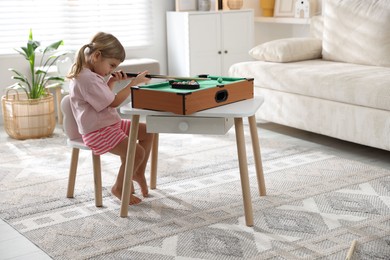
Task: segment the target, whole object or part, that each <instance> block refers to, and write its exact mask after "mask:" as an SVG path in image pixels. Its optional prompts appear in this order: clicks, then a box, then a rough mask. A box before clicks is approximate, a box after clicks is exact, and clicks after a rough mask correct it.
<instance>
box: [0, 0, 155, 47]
mask: <svg viewBox="0 0 390 260" xmlns="http://www.w3.org/2000/svg"><path fill="white" fill-rule="evenodd" d="M151 1H152V0H115V1H107V0H17V1H16V0H9V1H8V0H0V54H8V53H14V52H15V51H14V48H18V47H20V46H24V45H25V44H26V41H27V39H28V34H29V30H30V28H31V29H32V30H33V36H34V39H35V40H39V41H40V42H41V43H42V45H44V46H45V45H46V44H49V43H52V42H55V41H58V40H64V42H65V48H67V49H72V50H77V49H78V48H79V47H80V46H81V45H83V44H85V43H88V42H89V40H90V39H91V37H92V36H93V35H94V34H95V33H96V32H98V31H104V32H108V33H112V34H113V35H115V36H116V37H117V38H118V39H119V40H120V41H121V42H122V44H123V45H124V46H125V48H137V47H144V46H148V45H150V44H151V41H152V35H153V22H152V10H151V8H152V3H151Z"/></svg>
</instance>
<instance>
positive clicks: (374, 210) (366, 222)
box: [0, 126, 390, 260]
mask: <svg viewBox="0 0 390 260" xmlns="http://www.w3.org/2000/svg"><path fill="white" fill-rule="evenodd" d="M245 127H246V128H245V130H246V131H245V132H246V133H248V132H249V130H248V129H247V126H245ZM259 134H260V143H261V152H262V159H263V166H264V172H265V179H266V185H267V196H264V197H260V196H259V194H258V189H257V181H256V175H255V172H254V161H253V156H252V151H251V146H250V145H249V143H248V144H247V151H248V161H249V162H248V163H249V174H250V183H251V195H252V201H253V209H254V223H255V224H254V227H247V226H246V225H245V221H244V216H243V215H244V214H243V204H242V194H241V186H240V179H239V170H238V161H237V152H236V147H235V135H234V130H231V131H229V132H228V134H227V135H225V136H194V135H169V134H161V135H160V153H159V170H158V180H157V181H158V183H157V189H156V190H152V191H150V197H149V198H146V199H144V200H143V202H142V203H141V204H140V205H137V206H131V207H129V217H128V218H120V217H119V208H120V203H119V201H118V200H117V199H115V198H114V197H113V196H111V194H110V188H111V185H112V184H113V182H114V178H115V176H116V173H117V169H118V167H119V159H118V158H117V157H115V156H113V155H110V154H107V155H103V156H102V171H103V186H104V187H103V204H104V206H103V207H102V208H96V207H95V206H94V191H93V180H92V162H91V156H90V153H89V152H86V151H81V152H80V160H79V169H78V176H77V180H76V189H75V198H74V199H67V198H66V197H65V194H66V186H67V177H68V169H69V162H70V152H71V151H70V148H68V147H66V145H65V137H64V135H63V134H62V131H61V130H56V132H55V135H54V136H53V137H51V138H46V139H38V140H27V141H18V140H12V139H9V138H5V140H6V142H2V143H1V145H0V155H1V156H0V164H1V168H0V180H1V182H0V202H1V205H0V217H1V218H2V219H3V220H5V221H6V222H7V223H9V224H10V225H12V226H13V227H14V228H15V229H17V230H18V231H19V232H20V233H22V234H23V235H24V236H26V237H27V238H28V239H30V240H31V241H33V243H35V244H36V245H37V246H39V247H40V248H41V249H43V250H44V251H45V252H47V254H49V255H50V256H51V257H52V258H53V259H89V258H91V259H149V260H150V259H159V260H160V259H344V258H345V256H346V254H347V251H348V249H349V247H350V245H351V242H352V240H354V239H357V241H358V244H357V247H356V249H355V252H354V259H390V210H389V208H390V171H388V170H385V169H381V168H375V167H373V166H369V165H365V164H362V163H359V162H357V161H352V160H347V159H342V158H338V157H336V156H334V155H331V154H327V153H324V152H322V151H319V150H315V149H314V148H311V149H309V148H302V147H298V146H295V145H293V144H287V143H283V142H281V141H280V140H277V139H276V138H262V136H261V130H259ZM247 140H249V137H248V136H247ZM136 193H137V194H139V193H140V191H139V189H138V187H136Z"/></svg>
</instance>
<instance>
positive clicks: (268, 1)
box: [260, 0, 275, 17]
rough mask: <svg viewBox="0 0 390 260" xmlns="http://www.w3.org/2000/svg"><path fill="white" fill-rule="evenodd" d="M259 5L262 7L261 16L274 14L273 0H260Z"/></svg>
mask: <svg viewBox="0 0 390 260" xmlns="http://www.w3.org/2000/svg"><path fill="white" fill-rule="evenodd" d="M260 7H261V9H263V16H266V17H272V16H274V7H275V0H260Z"/></svg>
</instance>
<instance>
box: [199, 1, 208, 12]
mask: <svg viewBox="0 0 390 260" xmlns="http://www.w3.org/2000/svg"><path fill="white" fill-rule="evenodd" d="M210 8H211V2H210V0H198V11H210Z"/></svg>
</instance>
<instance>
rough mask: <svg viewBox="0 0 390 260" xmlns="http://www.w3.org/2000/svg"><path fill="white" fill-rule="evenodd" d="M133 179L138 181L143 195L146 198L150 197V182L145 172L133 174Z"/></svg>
mask: <svg viewBox="0 0 390 260" xmlns="http://www.w3.org/2000/svg"><path fill="white" fill-rule="evenodd" d="M133 180H134V181H136V182H137V183H138V185H139V186H140V188H141V193H142V196H144V197H145V198H146V197H148V196H149V190H148V184H147V182H146V178H145V175H143V174H140V175H138V174H137V175H134V176H133Z"/></svg>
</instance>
